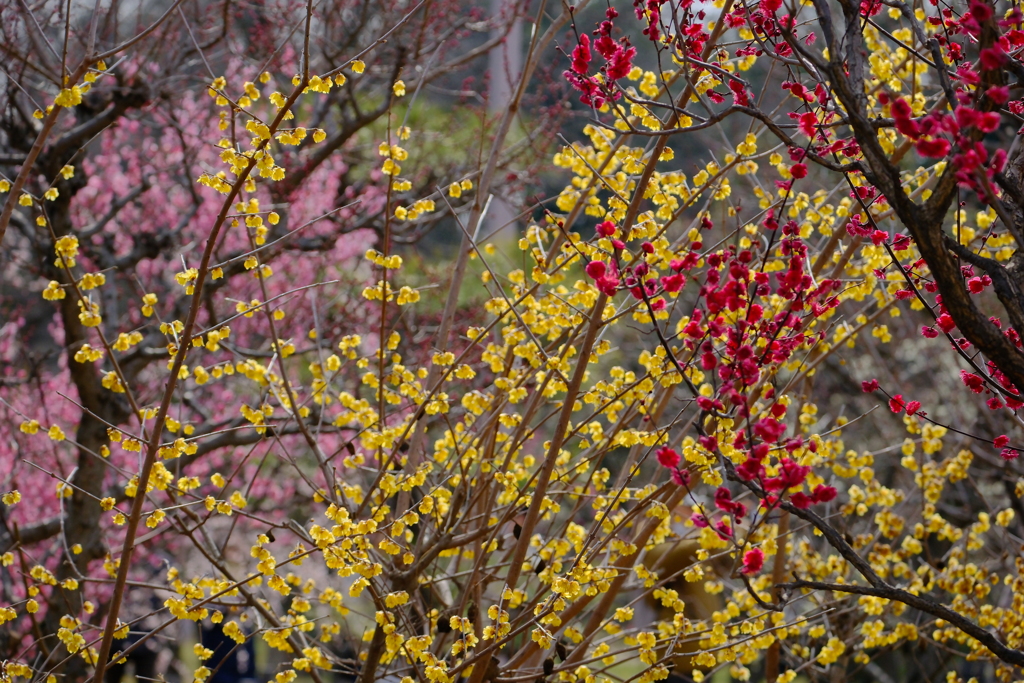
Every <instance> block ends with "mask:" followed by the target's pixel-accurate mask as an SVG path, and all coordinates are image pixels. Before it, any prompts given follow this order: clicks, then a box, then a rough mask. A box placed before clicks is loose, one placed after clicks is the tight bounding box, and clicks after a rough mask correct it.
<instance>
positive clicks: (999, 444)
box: [992, 434, 1010, 448]
mask: <svg viewBox="0 0 1024 683" xmlns="http://www.w3.org/2000/svg"><path fill="white" fill-rule="evenodd" d="M1009 444H1010V437H1008V436H1007V435H1006V434H1000V435H999V436H997V437H996V438H994V439H992V445H993V446H995V447H996V448H1006V447H1007V446H1008V445H1009Z"/></svg>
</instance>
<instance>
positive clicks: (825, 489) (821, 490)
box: [811, 484, 837, 503]
mask: <svg viewBox="0 0 1024 683" xmlns="http://www.w3.org/2000/svg"><path fill="white" fill-rule="evenodd" d="M836 495H837V492H836V489H835V487H833V486H825V485H824V484H818V485H817V486H816V487H815V489H814V493H812V494H811V496H812V497H813V498H814V502H815V503H827V502H829V501H830V500H833V499H834V498H835V497H836Z"/></svg>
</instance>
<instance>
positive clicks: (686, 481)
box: [672, 469, 690, 488]
mask: <svg viewBox="0 0 1024 683" xmlns="http://www.w3.org/2000/svg"><path fill="white" fill-rule="evenodd" d="M672 483H673V484H675V485H676V486H685V487H686V488H690V470H680V469H674V470H672Z"/></svg>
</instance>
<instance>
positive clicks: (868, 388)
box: [860, 379, 878, 394]
mask: <svg viewBox="0 0 1024 683" xmlns="http://www.w3.org/2000/svg"><path fill="white" fill-rule="evenodd" d="M860 388H861V389H863V390H864V393H867V394H870V393H873V392H876V391H878V380H877V379H872V380H867V381H864V382H861V383H860Z"/></svg>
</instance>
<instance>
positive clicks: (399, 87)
mask: <svg viewBox="0 0 1024 683" xmlns="http://www.w3.org/2000/svg"><path fill="white" fill-rule="evenodd" d="M391 91H392V92H393V93H395V97H403V96H404V95H405V81H401V80H399V81H395V84H394V85H393V86H391Z"/></svg>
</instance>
